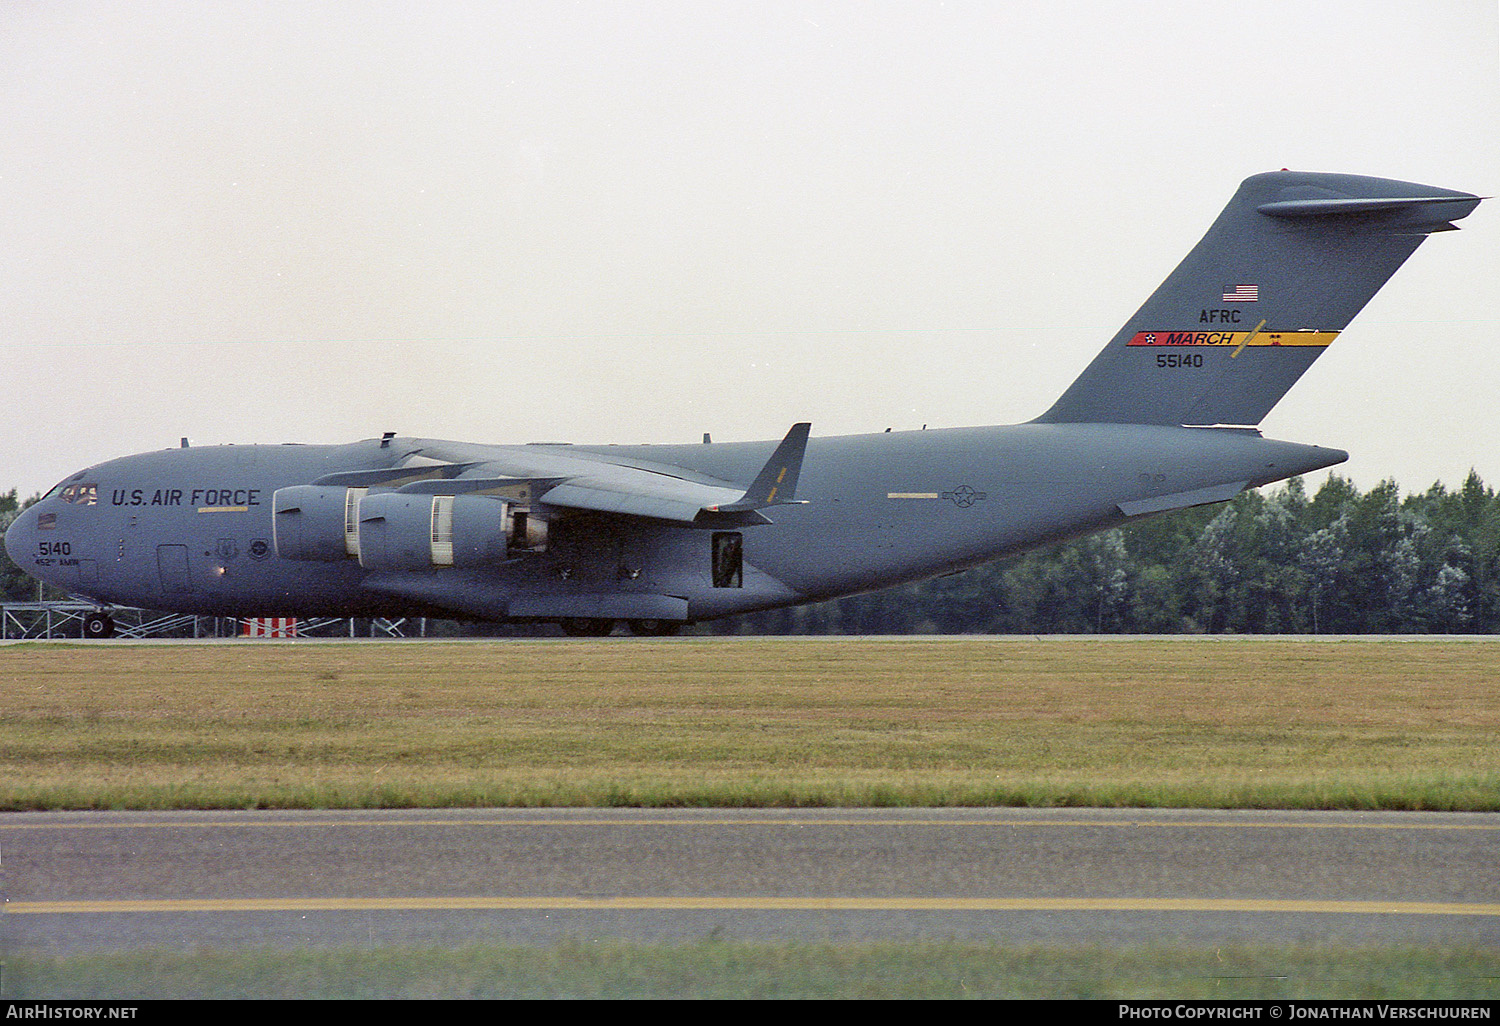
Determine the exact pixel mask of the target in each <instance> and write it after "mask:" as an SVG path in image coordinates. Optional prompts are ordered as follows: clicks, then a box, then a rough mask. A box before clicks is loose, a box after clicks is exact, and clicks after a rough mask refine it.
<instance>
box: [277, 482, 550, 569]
mask: <svg viewBox="0 0 1500 1026" xmlns="http://www.w3.org/2000/svg"><path fill="white" fill-rule="evenodd" d="M369 491H370V490H369V489H368V488H341V487H336V486H328V485H295V486H292V487H289V488H280V489H277V491H276V494H275V495H274V496H273V497H272V508H273V509H274V511H275V536H276V554H277V555H279V556H281V557H282V558H283V559H297V560H311V561H316V562H323V563H336V562H340V561H342V560H345V559H358V560H359V562H360V565H361V566H363V567H364V568H365V569H367V570H430V569H432V568H433V567H443V566H456V567H483V566H494V565H495V564H497V563H500V562H502V561H503V560H505V559H506V558H507V557H509V556H511V555H514V554H517V553H520V552H539V551H542V550H544V549H545V548H546V546H547V522H546V521H545V520H542V519H540V518H538V517H535V516H532V515H531V512H530V510H529V509H528V508H527V507H524V506H519V505H516V504H515V503H512V502H508V501H505V500H503V499H497V498H491V497H489V496H480V495H423V494H408V493H405V492H377V493H376V494H374V495H370V494H369Z"/></svg>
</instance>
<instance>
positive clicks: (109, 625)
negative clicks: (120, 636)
mask: <svg viewBox="0 0 1500 1026" xmlns="http://www.w3.org/2000/svg"><path fill="white" fill-rule="evenodd" d="M114 635H115V620H114V617H112V616H110V615H109V614H108V613H104V612H98V613H85V614H84V617H83V636H84V637H85V638H112V637H114Z"/></svg>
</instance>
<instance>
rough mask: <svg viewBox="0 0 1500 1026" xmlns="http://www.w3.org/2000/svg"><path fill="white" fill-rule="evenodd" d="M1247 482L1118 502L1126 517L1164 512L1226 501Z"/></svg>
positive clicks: (1241, 489) (1240, 490)
mask: <svg viewBox="0 0 1500 1026" xmlns="http://www.w3.org/2000/svg"><path fill="white" fill-rule="evenodd" d="M1249 483H1250V482H1249V481H1236V482H1234V483H1233V484H1222V485H1214V486H1213V487H1212V488H1197V489H1194V490H1193V491H1190V492H1173V493H1172V494H1171V495H1153V496H1152V497H1151V498H1149V499H1137V500H1136V501H1134V502H1122V503H1120V504H1119V506H1120V512H1121V513H1124V514H1125V515H1126V516H1127V517H1139V516H1144V515H1146V514H1147V513H1166V512H1167V511H1168V510H1174V509H1188V508H1189V507H1192V506H1207V505H1208V504H1209V503H1211V502H1227V501H1228V500H1230V499H1232V498H1234V497H1235V496H1236V495H1238V494H1240V492H1243V491H1244V490H1245V486H1246V485H1248V484H1249Z"/></svg>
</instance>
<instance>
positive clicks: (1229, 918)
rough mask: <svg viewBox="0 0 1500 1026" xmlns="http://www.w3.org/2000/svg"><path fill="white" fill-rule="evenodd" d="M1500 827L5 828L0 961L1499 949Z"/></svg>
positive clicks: (360, 823)
mask: <svg viewBox="0 0 1500 1026" xmlns="http://www.w3.org/2000/svg"><path fill="white" fill-rule="evenodd" d="M1497 865H1500V815H1492V814H1461V813H1455V814H1443V813H1359V812H1264V811H1199V810H1141V809H1124V810H1100V809H890V810H873V809H803V810H784V809H783V810H724V809H720V810H643V809H533V810H501V809H476V810H367V811H308V812H278V811H226V812H171V813H167V812H163V813H145V812H68V813H11V814H7V815H4V816H0V890H3V898H4V912H3V913H0V945H3V948H4V950H8V951H51V952H69V951H79V950H90V949H122V948H137V947H144V946H165V947H169V948H179V949H190V948H205V947H226V946H238V945H256V944H269V945H277V946H285V945H289V944H309V945H319V946H321V945H342V944H354V945H389V944H397V943H404V944H437V945H454V944H462V943H467V942H473V941H495V942H521V943H549V942H554V941H557V940H560V939H562V938H581V939H587V938H604V937H609V938H621V939H630V940H645V941H655V940H691V939H697V938H705V937H736V938H743V939H761V940H764V939H783V938H795V939H819V940H835V941H846V940H873V939H887V940H899V939H915V938H926V939H932V938H960V939H967V940H974V939H980V940H991V941H996V942H999V943H1005V944H1034V943H1047V944H1118V943H1136V942H1139V943H1156V942H1161V943H1186V944H1219V943H1226V942H1247V943H1257V942H1268V943H1278V942H1308V943H1327V942H1350V943H1402V942H1414V943H1433V942H1444V941H1451V942H1459V943H1487V944H1492V943H1500V873H1497V872H1496V870H1495V867H1496V866H1497Z"/></svg>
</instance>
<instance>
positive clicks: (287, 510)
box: [271, 485, 369, 563]
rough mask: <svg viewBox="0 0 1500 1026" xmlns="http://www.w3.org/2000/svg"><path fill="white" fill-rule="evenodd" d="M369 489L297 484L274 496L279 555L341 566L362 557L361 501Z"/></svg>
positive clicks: (282, 489)
mask: <svg viewBox="0 0 1500 1026" xmlns="http://www.w3.org/2000/svg"><path fill="white" fill-rule="evenodd" d="M368 491H369V489H368V488H339V487H334V486H325V485H295V486H293V487H291V488H278V489H277V490H276V494H275V495H273V496H272V497H271V508H272V509H273V510H274V511H275V513H274V516H273V521H274V523H275V528H274V530H275V537H276V554H277V555H278V556H280V557H281V558H283V559H301V560H313V561H316V562H320V563H337V562H339V561H341V560H345V559H349V558H351V557H358V556H359V502H360V499H362V498H363V497H364V494H365V493H366V492H368Z"/></svg>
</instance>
